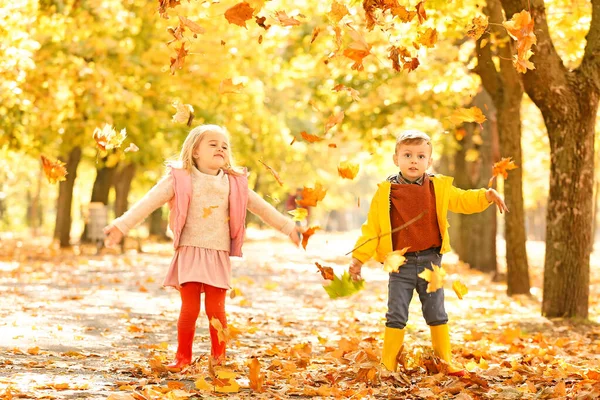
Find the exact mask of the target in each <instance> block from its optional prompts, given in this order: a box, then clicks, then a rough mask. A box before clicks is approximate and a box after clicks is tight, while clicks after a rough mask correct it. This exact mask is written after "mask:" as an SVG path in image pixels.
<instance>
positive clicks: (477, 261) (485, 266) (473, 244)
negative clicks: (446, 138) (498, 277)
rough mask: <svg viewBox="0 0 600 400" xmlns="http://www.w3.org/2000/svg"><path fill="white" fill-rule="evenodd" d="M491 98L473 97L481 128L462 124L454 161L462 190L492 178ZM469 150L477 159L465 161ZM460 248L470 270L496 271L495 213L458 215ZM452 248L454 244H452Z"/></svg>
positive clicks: (484, 92) (492, 124) (460, 255)
mask: <svg viewBox="0 0 600 400" xmlns="http://www.w3.org/2000/svg"><path fill="white" fill-rule="evenodd" d="M491 103H492V102H491V98H490V97H489V95H488V94H487V92H486V91H485V90H483V89H482V90H481V91H480V92H479V93H478V94H477V96H475V97H474V98H473V103H472V105H473V106H477V107H479V108H481V109H482V110H483V111H484V113H485V114H486V117H487V118H488V119H489V123H486V124H485V125H484V126H483V129H481V128H480V127H479V125H477V124H465V125H464V126H463V129H464V130H465V131H466V134H465V136H464V137H463V139H462V141H461V150H460V151H458V152H457V154H456V159H455V167H456V169H455V174H454V175H455V182H456V186H458V187H460V188H462V189H479V188H481V187H486V186H487V183H488V181H489V179H490V178H491V176H492V168H491V167H492V164H493V160H492V157H493V147H494V145H493V143H494V129H493V128H494V124H495V122H494V120H495V117H494V116H493V114H494V112H495V111H494V110H493V106H492V107H488V110H486V108H485V107H484V104H489V105H491ZM468 151H477V152H478V153H479V156H478V157H477V159H476V160H466V159H465V157H466V156H467V154H468ZM459 219H460V241H459V243H460V245H459V247H457V248H456V252H457V254H458V256H459V258H460V259H461V260H462V261H464V262H466V263H467V264H469V265H470V267H471V268H473V269H476V270H478V271H482V272H492V273H495V272H497V262H496V213H495V211H492V210H489V209H488V210H486V211H484V212H482V213H477V214H470V215H463V214H461V215H459ZM453 245H454V244H453Z"/></svg>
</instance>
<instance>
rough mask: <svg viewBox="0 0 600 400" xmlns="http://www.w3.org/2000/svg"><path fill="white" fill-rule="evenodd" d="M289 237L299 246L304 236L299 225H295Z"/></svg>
mask: <svg viewBox="0 0 600 400" xmlns="http://www.w3.org/2000/svg"><path fill="white" fill-rule="evenodd" d="M289 238H290V240H291V241H292V242H293V243H294V244H295V245H296V247H298V246H299V245H300V239H301V238H302V231H301V230H300V229H299V228H298V227H297V226H294V230H293V231H292V232H290V234H289Z"/></svg>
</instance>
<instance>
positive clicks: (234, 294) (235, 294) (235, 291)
mask: <svg viewBox="0 0 600 400" xmlns="http://www.w3.org/2000/svg"><path fill="white" fill-rule="evenodd" d="M241 295H242V291H241V290H240V289H238V288H233V289H231V291H230V292H229V298H230V299H235V298H236V297H238V296H241Z"/></svg>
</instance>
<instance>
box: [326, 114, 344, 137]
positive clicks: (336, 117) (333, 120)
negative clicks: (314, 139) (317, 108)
mask: <svg viewBox="0 0 600 400" xmlns="http://www.w3.org/2000/svg"><path fill="white" fill-rule="evenodd" d="M343 120H344V112H343V111H340V112H339V113H337V114H333V115H331V116H330V117H329V118H328V119H327V123H326V124H325V133H327V132H329V130H330V129H331V128H333V127H334V126H336V125H337V124H339V123H341V122H342V121H343Z"/></svg>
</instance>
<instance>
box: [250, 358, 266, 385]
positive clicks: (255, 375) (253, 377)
mask: <svg viewBox="0 0 600 400" xmlns="http://www.w3.org/2000/svg"><path fill="white" fill-rule="evenodd" d="M249 367H250V374H249V377H248V378H249V380H250V388H251V389H252V390H254V391H255V392H259V393H260V392H262V391H263V383H264V380H265V377H264V375H263V374H261V373H260V362H259V361H258V359H257V358H255V357H252V359H251V361H250V365H249Z"/></svg>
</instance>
